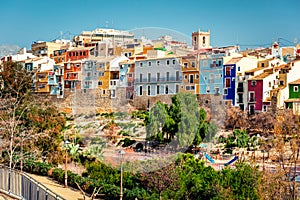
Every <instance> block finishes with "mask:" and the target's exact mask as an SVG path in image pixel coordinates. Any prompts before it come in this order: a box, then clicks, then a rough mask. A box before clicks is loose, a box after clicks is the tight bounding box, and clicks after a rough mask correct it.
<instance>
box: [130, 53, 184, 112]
mask: <svg viewBox="0 0 300 200" xmlns="http://www.w3.org/2000/svg"><path fill="white" fill-rule="evenodd" d="M134 74H135V79H134V83H135V85H134V91H135V96H134V99H135V103H137V104H138V105H137V107H139V108H149V107H150V106H151V105H153V104H154V103H156V102H157V101H158V100H160V101H162V102H165V100H164V97H166V96H168V98H167V99H168V100H170V95H174V94H176V93H178V92H179V87H180V85H181V82H182V72H181V59H180V58H179V57H176V56H174V55H173V56H171V55H169V56H167V57H158V58H148V59H144V60H138V61H136V62H135V71H134Z"/></svg>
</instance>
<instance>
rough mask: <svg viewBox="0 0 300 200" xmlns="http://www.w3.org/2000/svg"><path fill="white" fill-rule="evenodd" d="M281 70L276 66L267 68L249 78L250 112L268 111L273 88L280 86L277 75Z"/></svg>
mask: <svg viewBox="0 0 300 200" xmlns="http://www.w3.org/2000/svg"><path fill="white" fill-rule="evenodd" d="M278 74H279V71H275V69H274V68H271V69H266V70H264V72H263V73H261V74H259V75H257V76H254V77H251V78H249V79H248V110H249V113H250V114H254V113H255V112H262V111H267V110H268V109H269V108H270V106H271V102H270V101H269V98H270V95H271V91H272V89H275V88H277V87H278V85H277V81H276V79H277V77H278Z"/></svg>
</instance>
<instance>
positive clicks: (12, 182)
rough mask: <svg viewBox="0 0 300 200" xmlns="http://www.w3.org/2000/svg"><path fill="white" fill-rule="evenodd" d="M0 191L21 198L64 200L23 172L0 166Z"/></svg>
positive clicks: (27, 199)
mask: <svg viewBox="0 0 300 200" xmlns="http://www.w3.org/2000/svg"><path fill="white" fill-rule="evenodd" d="M0 191H1V192H3V193H5V194H8V195H10V196H12V197H15V198H18V199H22V200H65V199H64V198H63V197H61V196H59V195H58V194H56V193H54V192H53V191H51V190H50V189H48V188H47V187H45V186H44V185H43V184H41V183H40V182H38V181H36V180H35V179H33V178H32V177H30V176H29V175H27V174H26V173H24V172H20V171H17V170H13V169H9V168H7V167H3V166H0Z"/></svg>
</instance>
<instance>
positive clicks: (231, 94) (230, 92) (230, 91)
mask: <svg viewBox="0 0 300 200" xmlns="http://www.w3.org/2000/svg"><path fill="white" fill-rule="evenodd" d="M227 67H229V68H230V74H226V68H227ZM223 74H224V78H223V83H224V85H223V87H224V89H225V90H227V94H224V93H223V99H224V100H231V101H232V105H235V99H236V91H235V88H236V86H235V82H236V81H235V79H236V65H235V64H228V65H224V67H223ZM227 78H228V79H230V87H226V85H225V84H226V79H227Z"/></svg>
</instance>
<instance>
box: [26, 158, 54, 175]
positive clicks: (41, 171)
mask: <svg viewBox="0 0 300 200" xmlns="http://www.w3.org/2000/svg"><path fill="white" fill-rule="evenodd" d="M51 168H53V166H52V165H51V164H49V163H44V162H37V161H34V160H32V159H29V160H24V165H23V170H24V171H26V172H28V173H32V174H37V175H42V176H47V175H48V171H49V170H50V169H51Z"/></svg>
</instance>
